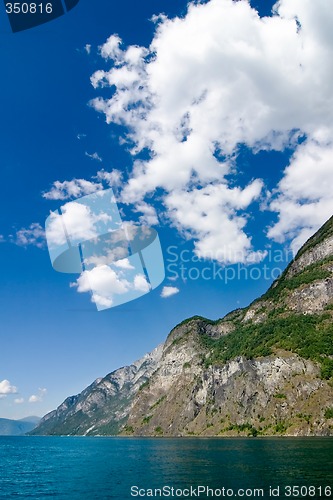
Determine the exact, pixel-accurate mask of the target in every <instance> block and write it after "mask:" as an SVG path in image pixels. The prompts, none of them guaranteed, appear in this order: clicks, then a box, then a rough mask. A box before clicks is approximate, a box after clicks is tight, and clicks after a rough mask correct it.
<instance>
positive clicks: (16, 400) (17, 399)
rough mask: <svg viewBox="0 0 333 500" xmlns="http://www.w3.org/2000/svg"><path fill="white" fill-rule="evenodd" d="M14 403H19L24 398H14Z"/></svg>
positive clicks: (22, 401)
mask: <svg viewBox="0 0 333 500" xmlns="http://www.w3.org/2000/svg"><path fill="white" fill-rule="evenodd" d="M14 403H15V404H16V405H21V404H22V403H24V398H16V399H14Z"/></svg>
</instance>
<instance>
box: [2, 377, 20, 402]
mask: <svg viewBox="0 0 333 500" xmlns="http://www.w3.org/2000/svg"><path fill="white" fill-rule="evenodd" d="M16 393H17V387H15V385H12V384H11V383H10V382H9V380H7V379H4V380H2V381H0V398H4V397H6V396H8V394H16Z"/></svg>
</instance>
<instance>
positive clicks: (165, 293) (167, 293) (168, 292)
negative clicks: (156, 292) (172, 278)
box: [161, 286, 179, 299]
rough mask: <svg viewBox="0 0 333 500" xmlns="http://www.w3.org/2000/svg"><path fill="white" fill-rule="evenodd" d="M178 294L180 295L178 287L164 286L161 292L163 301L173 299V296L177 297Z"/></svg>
mask: <svg viewBox="0 0 333 500" xmlns="http://www.w3.org/2000/svg"><path fill="white" fill-rule="evenodd" d="M176 293H179V288H177V287H176V286H164V287H163V289H162V292H161V297H162V298H163V299H166V298H168V297H171V296H172V295H175V294H176Z"/></svg>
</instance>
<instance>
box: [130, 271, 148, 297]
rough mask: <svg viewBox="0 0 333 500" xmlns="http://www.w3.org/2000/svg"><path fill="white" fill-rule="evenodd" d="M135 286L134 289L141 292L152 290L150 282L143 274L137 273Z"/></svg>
mask: <svg viewBox="0 0 333 500" xmlns="http://www.w3.org/2000/svg"><path fill="white" fill-rule="evenodd" d="M133 288H134V290H138V291H139V292H144V293H147V292H149V290H150V284H149V283H148V281H147V279H146V277H145V276H144V275H143V274H137V275H136V276H135V277H134V283H133Z"/></svg>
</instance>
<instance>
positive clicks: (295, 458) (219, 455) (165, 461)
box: [0, 437, 333, 500]
mask: <svg viewBox="0 0 333 500" xmlns="http://www.w3.org/2000/svg"><path fill="white" fill-rule="evenodd" d="M132 486H137V488H136V489H133V490H132V496H131V487H132ZM163 486H168V487H169V489H165V495H164V497H163V496H161V495H159V491H157V492H156V493H157V495H155V496H152V495H154V493H155V492H153V491H149V489H154V488H160V489H161V488H163ZM191 486H192V487H193V488H196V487H197V486H202V487H206V486H207V487H210V488H211V489H212V490H213V492H212V491H208V492H207V490H205V491H204V492H202V490H201V491H200V493H199V491H198V490H195V489H194V490H192V497H189V496H187V493H189V494H191V491H190V490H189V488H190V487H191ZM278 486H279V487H280V491H279V492H278V491H277V490H276V489H274V490H273V493H276V494H278V496H277V495H275V498H333V439H330V438H307V439H303V438H297V439H292V438H290V439H289V438H280V439H279V438H276V439H274V438H273V439H270V438H268V439H266V438H264V439H242V438H238V439H198V438H196V439H192V438H191V439H135V438H130V439H127V438H81V437H1V438H0V498H1V499H3V498H24V499H29V498H38V499H44V498H45V499H49V498H59V499H71V500H76V499H87V500H89V499H108V498H110V499H117V500H125V499H127V498H129V499H130V498H230V497H231V494H233V495H234V497H236V496H238V497H239V498H240V496H241V495H242V494H243V497H244V498H251V497H252V498H254V497H256V498H258V497H261V498H274V497H273V496H272V495H270V487H274V488H276V487H278ZM286 486H291V487H292V486H296V487H297V486H299V487H301V486H303V489H302V490H299V495H297V488H296V489H295V490H294V494H293V492H292V490H291V491H290V490H289V489H288V488H287V489H286V488H285V487H286ZM310 486H312V487H313V488H312V489H310V488H309V487H310ZM327 486H330V487H332V493H331V495H329V493H330V491H329V489H327V488H326V490H325V489H324V488H325V487H327ZM171 487H174V490H173V491H172V490H171ZM139 488H140V491H139ZM222 488H225V490H223V489H222ZM243 489H244V491H243V492H242V490H243ZM246 489H249V491H247V492H246ZM254 489H258V491H257V492H255V491H254ZM214 490H215V491H214ZM260 490H262V491H260ZM168 492H169V496H167V493H168ZM193 492H194V493H197V496H195V495H193ZM136 493H138V495H137V496H135V495H136ZM139 493H141V494H142V495H140V496H139ZM172 493H173V496H172ZM262 493H263V495H264V496H263V495H262ZM289 493H291V495H289V496H288V494H289ZM213 494H214V496H212V495H213Z"/></svg>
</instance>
